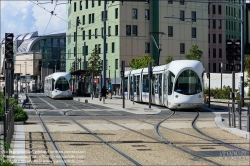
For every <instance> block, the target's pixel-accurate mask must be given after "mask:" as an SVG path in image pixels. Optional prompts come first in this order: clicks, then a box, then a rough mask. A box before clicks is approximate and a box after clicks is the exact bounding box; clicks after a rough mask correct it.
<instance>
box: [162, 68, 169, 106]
mask: <svg viewBox="0 0 250 166" xmlns="http://www.w3.org/2000/svg"><path fill="white" fill-rule="evenodd" d="M163 103H164V105H165V106H168V73H167V72H166V73H164V78H163Z"/></svg>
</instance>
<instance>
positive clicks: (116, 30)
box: [115, 25, 118, 36]
mask: <svg viewBox="0 0 250 166" xmlns="http://www.w3.org/2000/svg"><path fill="white" fill-rule="evenodd" d="M115 36H118V25H115Z"/></svg>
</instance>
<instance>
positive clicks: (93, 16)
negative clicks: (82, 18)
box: [92, 13, 95, 23]
mask: <svg viewBox="0 0 250 166" xmlns="http://www.w3.org/2000/svg"><path fill="white" fill-rule="evenodd" d="M94 22H95V14H94V13H92V23H94Z"/></svg>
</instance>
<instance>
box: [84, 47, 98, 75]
mask: <svg viewBox="0 0 250 166" xmlns="http://www.w3.org/2000/svg"><path fill="white" fill-rule="evenodd" d="M101 72H102V60H101V57H100V55H99V52H98V49H97V48H94V49H93V52H92V53H91V56H90V57H89V58H88V63H87V75H91V74H92V73H94V76H99V75H100V74H101Z"/></svg>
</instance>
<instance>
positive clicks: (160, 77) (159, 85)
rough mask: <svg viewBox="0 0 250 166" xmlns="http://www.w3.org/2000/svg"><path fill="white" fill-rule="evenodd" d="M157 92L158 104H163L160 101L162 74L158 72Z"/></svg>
mask: <svg viewBox="0 0 250 166" xmlns="http://www.w3.org/2000/svg"><path fill="white" fill-rule="evenodd" d="M158 89H159V90H158V93H159V104H160V105H163V102H162V74H159V78H158Z"/></svg>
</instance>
